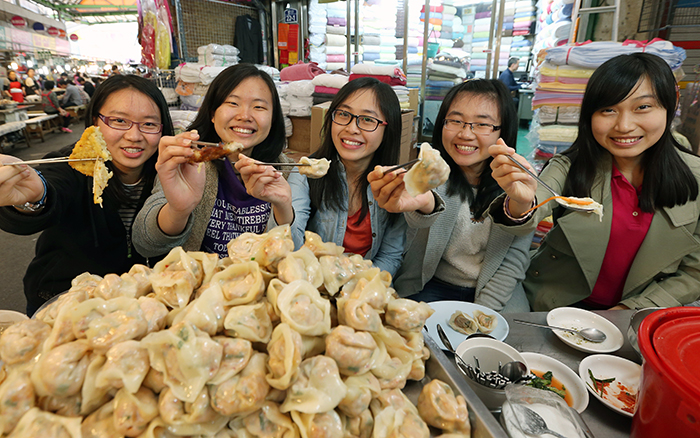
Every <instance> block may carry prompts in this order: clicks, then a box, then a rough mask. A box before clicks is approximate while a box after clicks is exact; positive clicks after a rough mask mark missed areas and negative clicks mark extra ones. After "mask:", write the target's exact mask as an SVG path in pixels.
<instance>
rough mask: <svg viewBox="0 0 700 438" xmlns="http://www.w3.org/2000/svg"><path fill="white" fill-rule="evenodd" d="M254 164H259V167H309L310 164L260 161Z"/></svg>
mask: <svg viewBox="0 0 700 438" xmlns="http://www.w3.org/2000/svg"><path fill="white" fill-rule="evenodd" d="M255 164H259V165H261V166H290V167H298V166H311V163H263V162H261V161H256V162H255Z"/></svg>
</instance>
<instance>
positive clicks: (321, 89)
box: [311, 73, 349, 105]
mask: <svg viewBox="0 0 700 438" xmlns="http://www.w3.org/2000/svg"><path fill="white" fill-rule="evenodd" d="M348 80H349V78H348V76H345V75H343V74H338V73H334V74H322V75H318V76H316V77H315V78H313V79H312V80H311V83H312V84H313V85H314V92H313V93H312V97H313V104H314V105H317V104H319V103H323V102H328V101H329V100H333V98H334V97H335V95H336V94H338V91H340V89H341V88H343V86H344V85H345V84H347V83H348Z"/></svg>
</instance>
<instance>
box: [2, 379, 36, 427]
mask: <svg viewBox="0 0 700 438" xmlns="http://www.w3.org/2000/svg"><path fill="white" fill-rule="evenodd" d="M34 406H36V394H35V392H34V385H32V381H31V379H30V378H29V372H28V371H24V370H18V371H16V372H13V373H11V374H10V375H9V376H7V378H5V381H4V382H2V385H0V435H3V433H6V434H7V433H10V431H12V430H13V429H14V428H15V426H16V425H17V423H18V422H19V420H20V419H21V418H22V416H23V415H24V414H25V413H27V411H29V410H30V409H31V408H33V407H34ZM3 436H4V435H3Z"/></svg>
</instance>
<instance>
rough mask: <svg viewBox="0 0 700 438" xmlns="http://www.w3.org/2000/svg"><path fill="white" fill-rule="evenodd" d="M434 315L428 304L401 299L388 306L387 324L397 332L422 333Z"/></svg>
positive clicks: (392, 301)
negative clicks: (426, 322) (426, 323)
mask: <svg viewBox="0 0 700 438" xmlns="http://www.w3.org/2000/svg"><path fill="white" fill-rule="evenodd" d="M433 313H435V311H434V310H433V308H432V307H430V306H429V305H428V304H427V303H423V302H420V303H419V302H417V301H413V300H409V299H406V298H399V299H395V300H391V301H390V302H389V303H388V304H387V306H386V323H387V324H389V325H390V326H392V327H394V328H395V329H397V330H401V331H405V332H420V331H421V330H423V326H424V325H425V321H427V320H428V318H430V315H432V314H433Z"/></svg>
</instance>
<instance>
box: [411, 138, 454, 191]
mask: <svg viewBox="0 0 700 438" xmlns="http://www.w3.org/2000/svg"><path fill="white" fill-rule="evenodd" d="M418 158H419V159H420V161H419V162H418V163H416V164H414V165H413V167H411V169H410V170H409V171H408V172H406V175H405V176H404V179H403V181H404V183H405V185H406V191H407V192H408V194H409V195H411V196H418V195H420V194H422V193H425V192H427V191H429V190H432V189H434V188H436V187H439V186H441V185H443V184H444V183H445V181H447V178H448V177H449V176H450V166H449V165H448V164H447V163H446V162H445V160H443V159H442V157H441V156H440V152H439V151H437V150H436V149H433V148H432V147H431V146H430V144H428V143H423V144H422V145H421V146H420V153H419V154H418Z"/></svg>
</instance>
